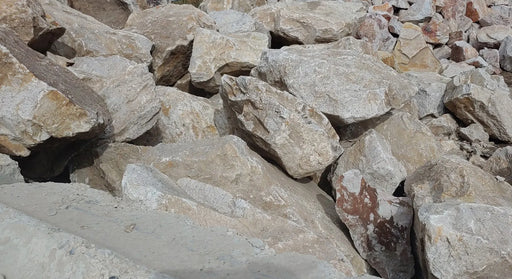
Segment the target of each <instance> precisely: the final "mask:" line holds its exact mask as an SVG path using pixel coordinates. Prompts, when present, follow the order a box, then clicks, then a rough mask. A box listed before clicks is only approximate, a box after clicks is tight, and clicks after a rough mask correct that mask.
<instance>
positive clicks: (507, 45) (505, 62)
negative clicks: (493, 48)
mask: <svg viewBox="0 0 512 279" xmlns="http://www.w3.org/2000/svg"><path fill="white" fill-rule="evenodd" d="M499 55H500V56H499V62H500V66H501V68H502V69H503V70H505V71H507V72H512V35H509V36H507V37H505V39H503V42H502V43H501V45H500V49H499Z"/></svg>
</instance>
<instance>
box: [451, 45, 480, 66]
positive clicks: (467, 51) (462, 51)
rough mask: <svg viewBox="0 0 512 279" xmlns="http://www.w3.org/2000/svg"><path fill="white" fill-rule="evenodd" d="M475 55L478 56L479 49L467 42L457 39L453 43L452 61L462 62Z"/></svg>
mask: <svg viewBox="0 0 512 279" xmlns="http://www.w3.org/2000/svg"><path fill="white" fill-rule="evenodd" d="M475 57H478V51H477V50H476V49H475V48H474V47H472V46H471V45H470V44H468V43H467V42H465V41H457V42H455V43H454V44H453V45H452V53H451V56H450V58H451V59H452V61H455V62H462V61H466V60H469V59H471V58H475Z"/></svg>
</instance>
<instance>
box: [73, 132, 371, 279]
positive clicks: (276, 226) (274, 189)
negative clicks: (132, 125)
mask: <svg viewBox="0 0 512 279" xmlns="http://www.w3.org/2000/svg"><path fill="white" fill-rule="evenodd" d="M96 152H99V154H101V155H100V156H99V157H97V158H96V159H95V160H94V161H93V162H92V164H91V165H89V167H86V168H82V169H73V170H72V171H73V173H74V174H73V176H72V179H73V177H75V178H76V177H77V176H79V173H80V172H82V173H84V172H88V174H87V176H86V179H89V181H91V182H92V181H93V180H94V179H95V177H102V179H103V181H104V183H107V184H110V185H111V188H113V189H117V190H115V191H116V192H117V193H118V194H119V192H120V190H121V181H122V177H123V174H124V172H125V169H126V165H127V164H136V163H138V164H147V165H151V166H153V167H155V168H156V169H158V170H159V171H160V172H161V173H163V174H165V175H166V176H168V177H169V178H171V179H173V180H175V181H178V180H179V179H181V178H190V179H193V180H197V181H199V182H202V183H206V184H210V185H213V186H216V187H219V188H222V189H223V190H224V191H225V192H229V193H230V194H231V195H232V196H233V197H236V198H240V199H243V200H245V201H247V202H248V203H250V204H251V205H252V206H253V207H255V208H257V209H259V210H261V211H262V212H264V213H265V214H266V215H267V217H265V218H267V219H268V220H272V222H271V224H272V225H271V226H261V225H260V224H257V223H256V224H254V223H252V222H253V221H251V220H252V219H251V218H250V216H247V218H243V219H238V220H239V221H236V222H233V221H232V222H231V223H237V224H238V225H237V228H240V233H241V234H243V235H246V237H258V236H260V237H258V238H260V239H262V240H263V239H264V241H265V244H267V245H268V246H269V247H270V248H272V249H274V250H275V251H276V252H277V253H285V252H296V253H302V254H305V255H311V256H315V257H317V258H318V259H320V260H325V261H328V262H329V263H331V264H332V265H333V266H334V267H335V268H337V269H338V270H339V271H341V272H342V273H345V274H346V275H349V276H354V275H356V274H361V273H364V272H365V270H366V268H365V264H364V261H363V260H362V259H361V258H360V256H359V255H357V252H356V251H355V250H354V249H353V248H352V246H351V244H350V242H349V241H348V239H347V238H346V237H345V236H344V235H343V232H342V231H341V230H340V229H339V227H338V226H337V225H339V223H337V221H335V220H337V217H336V213H335V211H334V207H333V206H334V204H333V203H332V201H331V200H330V199H329V198H328V197H327V196H326V195H325V193H324V192H323V191H322V190H321V189H319V188H318V187H317V186H316V184H314V183H299V182H296V181H294V180H292V179H291V178H289V177H287V176H286V175H285V174H283V173H282V172H281V171H279V170H278V169H277V168H276V167H274V166H272V165H271V164H269V163H267V162H265V161H264V160H263V159H262V158H261V157H259V156H258V155H257V154H256V153H255V152H253V151H251V150H250V149H249V148H248V147H247V145H246V144H245V143H244V142H243V141H242V140H240V139H239V138H237V137H234V136H227V137H222V138H218V139H208V140H202V141H196V142H193V143H185V144H159V145H157V146H155V147H144V146H134V145H129V144H119V143H118V144H109V145H105V146H103V147H101V148H99V149H98V150H96ZM91 184H92V183H91ZM92 186H96V185H92ZM100 186H101V185H100ZM319 201H320V202H319ZM312 216H314V217H312ZM197 218H198V220H199V221H198V220H196V221H197V222H200V223H203V224H205V225H206V226H208V227H210V226H217V222H216V221H213V222H212V220H211V219H208V218H206V219H203V217H202V215H201V214H198V215H197ZM201 220H202V221H201ZM220 220H222V219H219V222H220ZM268 220H267V222H269V221H268ZM333 220H334V222H333ZM240 222H242V224H246V225H242V224H240ZM242 227H245V229H243V230H242ZM257 235H258V236H257ZM305 239H307V241H304V240H305ZM230 251H233V248H232V247H231V248H230ZM208 258H210V257H208Z"/></svg>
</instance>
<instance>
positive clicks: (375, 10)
mask: <svg viewBox="0 0 512 279" xmlns="http://www.w3.org/2000/svg"><path fill="white" fill-rule="evenodd" d="M368 13H369V14H377V15H381V16H383V17H384V18H385V19H386V20H390V19H391V17H392V16H393V5H391V3H389V2H384V3H382V4H380V5H373V6H371V7H369V8H368Z"/></svg>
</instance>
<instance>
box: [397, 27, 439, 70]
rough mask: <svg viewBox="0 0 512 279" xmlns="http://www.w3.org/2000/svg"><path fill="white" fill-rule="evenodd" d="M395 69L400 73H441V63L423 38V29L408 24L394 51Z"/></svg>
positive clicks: (401, 33)
mask: <svg viewBox="0 0 512 279" xmlns="http://www.w3.org/2000/svg"><path fill="white" fill-rule="evenodd" d="M393 55H394V56H395V69H396V70H397V71H399V72H407V71H418V72H439V71H440V70H441V63H439V60H437V58H436V57H435V56H434V53H433V52H432V49H431V48H430V47H429V46H428V45H427V43H426V42H425V39H424V38H423V32H422V31H421V28H420V27H418V26H416V25H414V24H411V23H406V24H404V26H403V27H402V31H401V32H400V37H398V41H397V43H396V46H395V49H394V50H393Z"/></svg>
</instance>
